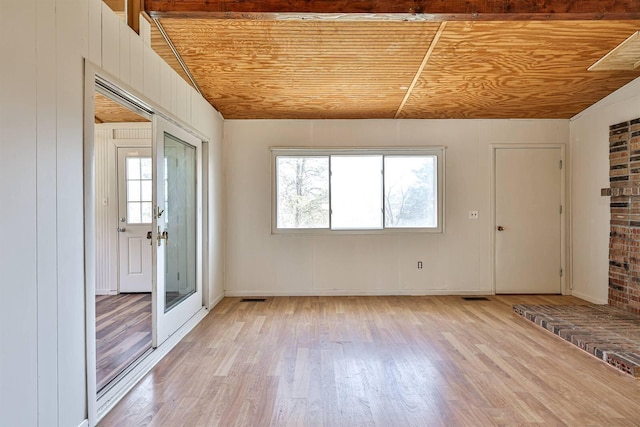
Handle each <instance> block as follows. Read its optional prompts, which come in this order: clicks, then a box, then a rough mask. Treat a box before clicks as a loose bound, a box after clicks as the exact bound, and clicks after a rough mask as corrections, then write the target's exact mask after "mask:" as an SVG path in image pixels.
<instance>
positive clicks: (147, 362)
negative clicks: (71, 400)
mask: <svg viewBox="0 0 640 427" xmlns="http://www.w3.org/2000/svg"><path fill="white" fill-rule="evenodd" d="M207 314H209V310H207V309H206V308H204V307H202V309H201V310H200V311H198V312H197V313H196V314H195V315H194V316H193V317H192V318H191V319H189V320H188V321H187V323H185V324H184V325H182V327H180V329H178V330H177V331H176V332H175V333H174V334H173V335H171V336H170V337H169V338H167V340H166V341H165V342H164V343H162V344H161V345H160V347H158V348H156V349H155V350H153V351H152V352H151V353H149V354H148V355H147V356H146V357H144V358H143V360H141V361H140V362H139V363H138V364H137V365H136V366H135V367H134V368H132V369H131V371H129V373H128V375H127V376H126V377H125V378H123V379H122V380H121V381H120V382H119V383H117V384H116V385H114V386H113V388H112V389H111V390H109V391H108V392H106V393H105V394H104V396H102V397H101V398H100V399H99V400H98V402H97V404H96V406H97V408H98V416H97V421H98V422H100V420H101V419H102V418H103V417H104V416H105V415H106V414H107V413H108V412H109V411H110V410H111V409H113V407H114V406H116V404H117V403H118V402H119V401H120V400H121V399H122V398H123V397H124V396H125V395H126V394H127V393H129V391H131V389H132V388H133V387H134V386H135V385H136V384H137V383H138V382H139V381H140V380H141V379H142V377H144V376H145V375H147V374H148V373H149V371H151V369H153V367H154V366H156V365H157V364H158V362H160V361H161V360H162V358H163V357H164V356H166V355H167V354H168V353H169V351H171V349H172V348H173V347H175V346H176V344H178V343H179V342H180V340H182V338H184V337H185V335H187V334H188V333H189V332H190V331H191V330H192V329H193V328H194V327H195V326H196V325H197V324H198V323H200V321H201V320H202V319H204V318H205V316H206V315H207ZM87 425H88V424H87Z"/></svg>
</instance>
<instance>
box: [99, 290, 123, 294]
mask: <svg viewBox="0 0 640 427" xmlns="http://www.w3.org/2000/svg"><path fill="white" fill-rule="evenodd" d="M96 295H118V291H113V290H109V289H96Z"/></svg>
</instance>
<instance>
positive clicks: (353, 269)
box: [223, 120, 569, 296]
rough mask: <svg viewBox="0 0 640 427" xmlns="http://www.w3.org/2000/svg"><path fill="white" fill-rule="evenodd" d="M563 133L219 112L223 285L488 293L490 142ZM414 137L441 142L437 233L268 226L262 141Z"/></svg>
mask: <svg viewBox="0 0 640 427" xmlns="http://www.w3.org/2000/svg"><path fill="white" fill-rule="evenodd" d="M568 139H569V124H568V121H567V120H324V121H321V120H320V121H308V120H298V121H276V120H266V121H244V120H242V121H233V120H228V121H225V135H224V150H223V152H224V160H225V201H226V204H225V210H226V218H227V220H226V238H225V241H226V251H225V257H226V259H225V275H226V276H225V286H226V295H229V296H233V295H278V294H286V295H321V294H440V293H442V294H454V293H460V294H462V293H479V294H487V293H491V289H492V284H491V275H490V274H491V261H490V250H491V243H490V239H491V233H492V229H491V218H490V210H491V206H490V205H491V196H490V194H491V144H492V143H561V144H568ZM414 145H445V146H446V147H447V151H446V233H445V234H425V233H398V234H385V235H332V236H318V235H315V236H312V235H271V232H270V230H271V228H270V227H271V225H270V224H271V222H270V221H271V179H270V174H271V169H270V167H271V165H270V151H269V147H272V146H318V147H330V146H353V147H358V146H363V147H364V146H392V147H393V146H414ZM469 210H479V211H480V219H479V220H476V221H473V220H469V219H468V211H469ZM417 261H423V262H424V268H423V269H422V270H418V269H417V265H416V264H417Z"/></svg>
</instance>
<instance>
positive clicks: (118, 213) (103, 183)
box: [94, 87, 153, 396]
mask: <svg viewBox="0 0 640 427" xmlns="http://www.w3.org/2000/svg"><path fill="white" fill-rule="evenodd" d="M94 100H95V103H94V110H95V111H94V121H95V125H94V127H95V135H94V144H95V160H94V162H95V189H94V191H95V195H96V198H95V199H96V200H95V208H94V212H95V218H94V221H95V224H96V236H95V241H96V257H95V264H96V297H95V313H96V316H95V331H96V334H95V335H96V338H95V339H96V347H95V348H96V391H97V396H101V395H103V394H104V393H105V392H106V391H108V390H109V388H110V387H111V386H112V385H113V384H114V383H115V382H117V380H118V379H119V377H120V376H122V375H124V374H126V372H127V370H128V369H130V367H131V366H133V365H134V364H135V363H136V362H137V361H138V360H139V359H140V358H141V357H142V356H143V355H145V354H146V353H147V352H150V351H151V349H152V334H153V324H152V278H151V273H152V269H153V264H152V250H151V249H152V248H151V242H152V241H151V225H152V224H151V222H152V220H151V216H152V197H151V196H152V194H151V193H152V185H151V184H152V164H151V146H152V125H151V118H150V116H146V114H145V113H144V112H137V111H134V110H133V109H131V108H130V107H128V106H126V105H124V104H123V103H121V102H119V100H117V99H115V98H114V97H111V96H110V94H109V93H108V92H105V91H101V90H100V88H99V87H96V92H95V94H94Z"/></svg>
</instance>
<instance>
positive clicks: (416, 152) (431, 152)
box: [270, 146, 446, 235]
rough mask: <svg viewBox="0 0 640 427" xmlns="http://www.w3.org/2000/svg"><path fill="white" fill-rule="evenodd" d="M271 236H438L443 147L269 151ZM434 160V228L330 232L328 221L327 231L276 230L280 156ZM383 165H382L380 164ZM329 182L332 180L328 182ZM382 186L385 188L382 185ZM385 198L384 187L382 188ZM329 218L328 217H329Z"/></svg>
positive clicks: (441, 224)
mask: <svg viewBox="0 0 640 427" xmlns="http://www.w3.org/2000/svg"><path fill="white" fill-rule="evenodd" d="M270 150H271V158H270V160H271V234H324V235H327V234H393V233H407V232H410V233H437V234H442V233H444V231H445V188H446V186H445V176H446V174H445V163H446V162H445V152H446V147H444V146H420V147H399V148H395V147H394V148H306V147H271V148H270ZM338 155H340V156H341V155H354V156H371V155H380V156H436V159H437V164H436V167H437V174H436V176H437V180H438V185H437V203H438V205H437V221H438V225H437V226H436V227H419V228H418V227H416V228H412V227H390V228H385V227H384V204H383V208H382V209H383V220H382V224H383V227H382V228H380V229H347V230H343V229H339V230H338V229H332V228H331V221H329V227H328V228H278V224H277V220H278V218H277V217H278V213H277V210H278V206H277V197H278V188H277V185H278V184H277V176H276V173H277V167H276V162H277V158H278V157H279V156H310V157H312V156H338ZM383 163H384V161H383ZM329 180H331V179H329ZM383 185H384V184H383ZM382 191H383V194H384V187H383V190H382ZM329 199H331V183H329ZM329 215H331V213H329Z"/></svg>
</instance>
